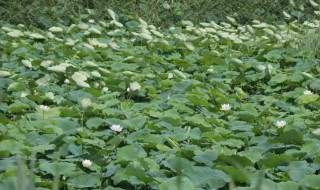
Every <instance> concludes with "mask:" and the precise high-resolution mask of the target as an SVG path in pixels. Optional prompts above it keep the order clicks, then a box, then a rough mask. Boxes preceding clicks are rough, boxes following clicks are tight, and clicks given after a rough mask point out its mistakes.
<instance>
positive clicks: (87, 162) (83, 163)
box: [82, 159, 92, 168]
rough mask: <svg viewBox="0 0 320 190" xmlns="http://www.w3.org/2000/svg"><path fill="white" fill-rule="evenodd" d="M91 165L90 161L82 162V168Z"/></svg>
mask: <svg viewBox="0 0 320 190" xmlns="http://www.w3.org/2000/svg"><path fill="white" fill-rule="evenodd" d="M91 165H92V161H91V160H87V159H86V160H83V161H82V166H83V167H85V168H88V167H90V166H91Z"/></svg>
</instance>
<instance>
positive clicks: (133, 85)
mask: <svg viewBox="0 0 320 190" xmlns="http://www.w3.org/2000/svg"><path fill="white" fill-rule="evenodd" d="M140 88H141V86H140V84H139V83H137V82H132V83H130V90H131V91H135V90H139V89H140Z"/></svg>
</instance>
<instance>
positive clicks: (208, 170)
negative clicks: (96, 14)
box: [0, 10, 320, 190]
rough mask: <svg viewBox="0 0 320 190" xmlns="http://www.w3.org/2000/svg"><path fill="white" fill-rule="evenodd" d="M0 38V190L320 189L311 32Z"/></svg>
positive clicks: (10, 31)
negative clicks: (304, 42) (302, 42)
mask: <svg viewBox="0 0 320 190" xmlns="http://www.w3.org/2000/svg"><path fill="white" fill-rule="evenodd" d="M109 15H110V20H105V21H94V20H87V21H84V20H82V21H80V20H79V21H78V22H77V23H74V24H72V25H71V26H63V25H56V26H55V27H52V28H50V29H48V30H41V29H38V28H32V27H25V26H23V25H17V26H13V25H9V24H7V25H3V26H2V28H1V30H0V140H1V142H0V179H1V180H0V189H3V190H9V189H10V190H32V189H37V190H49V189H54V190H57V189H61V190H73V189H105V190H121V189H128V190H131V189H132V190H133V189H141V190H146V189H159V190H168V189H170V190H175V189H176V190H180V189H181V190H182V189H183V190H200V189H208V190H209V189H239V190H247V189H248V190H249V189H270V190H271V189H272V190H273V189H278V190H298V189H320V176H319V175H318V173H319V171H320V140H319V137H320V128H319V124H320V115H319V108H320V100H319V95H318V93H319V92H320V91H319V90H320V77H319V76H320V66H319V59H318V58H317V57H316V56H313V54H312V52H310V51H306V50H305V49H303V48H300V46H299V43H298V42H297V39H298V37H299V36H303V35H305V34H307V33H308V32H310V31H315V30H317V28H318V27H319V21H314V22H305V23H303V24H299V23H290V24H278V25H272V24H266V23H264V22H260V21H257V20H255V21H253V23H252V25H245V26H241V25H239V24H237V22H236V20H235V19H233V18H230V17H229V18H228V20H229V22H228V23H224V22H222V23H219V24H217V23H215V22H210V23H199V24H194V23H191V22H188V21H183V22H181V24H180V25H178V26H174V27H170V28H168V29H161V28H158V27H156V26H153V25H151V24H149V23H146V22H145V21H143V20H142V19H138V20H134V19H130V18H128V19H127V20H122V21H120V20H117V16H116V14H115V13H114V12H113V11H111V10H109Z"/></svg>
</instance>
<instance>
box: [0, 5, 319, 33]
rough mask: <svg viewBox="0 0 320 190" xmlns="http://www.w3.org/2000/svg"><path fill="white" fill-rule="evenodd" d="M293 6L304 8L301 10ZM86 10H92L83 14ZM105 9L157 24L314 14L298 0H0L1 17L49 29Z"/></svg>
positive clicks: (100, 13) (102, 15)
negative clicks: (284, 14) (285, 13)
mask: <svg viewBox="0 0 320 190" xmlns="http://www.w3.org/2000/svg"><path fill="white" fill-rule="evenodd" d="M292 2H293V3H292ZM295 7H299V8H300V9H301V8H303V13H302V11H301V10H300V12H299V10H298V11H297V10H296V8H295ZM87 9H92V10H94V11H92V14H90V15H87V16H83V13H86V10H87ZM107 9H112V10H114V11H115V12H117V13H118V14H119V15H120V16H121V15H131V16H133V17H138V16H139V17H141V18H143V19H144V20H146V21H147V22H148V23H152V24H154V25H157V26H171V25H175V24H176V23H177V22H180V21H181V20H190V21H193V22H203V21H211V20H214V21H217V22H219V21H224V20H225V18H226V16H233V17H235V18H236V20H237V21H238V22H239V23H242V24H245V23H248V22H251V21H252V20H254V19H257V20H263V21H269V22H273V21H276V20H282V18H283V15H282V11H283V10H286V11H287V12H289V13H292V14H293V17H299V18H301V17H303V18H305V19H308V18H310V17H313V15H314V14H313V11H314V7H312V6H311V5H310V3H309V2H308V1H301V0H291V3H290V2H289V0H238V1H234V0H197V1H194V0H125V1H119V0H33V1H30V0H2V1H0V20H1V21H6V22H9V23H13V24H26V25H36V26H38V27H42V28H48V27H50V26H52V25H53V24H54V23H57V22H60V23H63V24H70V23H71V22H72V21H73V20H74V19H76V18H79V17H80V18H84V19H86V17H90V18H93V19H96V20H100V19H105V18H106V17H107V15H108V14H107Z"/></svg>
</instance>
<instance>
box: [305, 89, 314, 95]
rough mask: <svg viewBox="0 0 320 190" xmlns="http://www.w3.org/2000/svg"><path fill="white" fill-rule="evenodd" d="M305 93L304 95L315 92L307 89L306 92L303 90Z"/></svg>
mask: <svg viewBox="0 0 320 190" xmlns="http://www.w3.org/2000/svg"><path fill="white" fill-rule="evenodd" d="M303 94H304V95H310V94H313V93H312V92H311V91H310V90H305V91H304V92H303Z"/></svg>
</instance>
